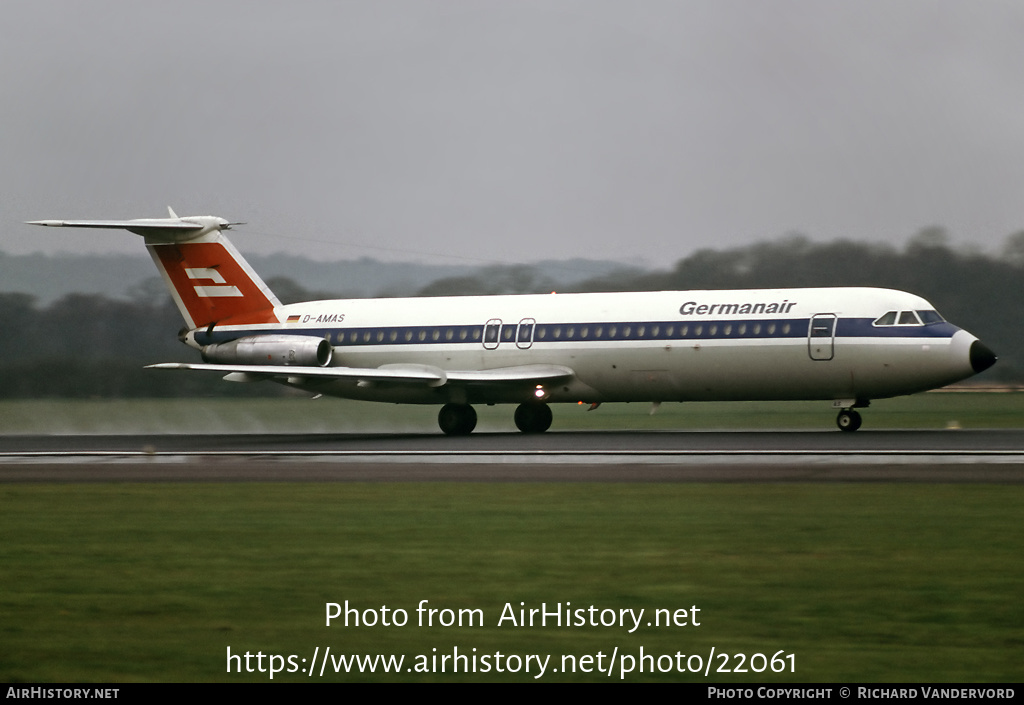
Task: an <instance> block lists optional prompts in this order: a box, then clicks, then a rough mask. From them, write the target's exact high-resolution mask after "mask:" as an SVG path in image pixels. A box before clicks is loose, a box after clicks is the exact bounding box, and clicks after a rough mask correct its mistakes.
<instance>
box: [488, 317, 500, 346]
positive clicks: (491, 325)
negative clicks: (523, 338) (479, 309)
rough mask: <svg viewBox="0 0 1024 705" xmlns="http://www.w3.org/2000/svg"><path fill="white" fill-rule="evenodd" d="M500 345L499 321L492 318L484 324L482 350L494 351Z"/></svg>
mask: <svg viewBox="0 0 1024 705" xmlns="http://www.w3.org/2000/svg"><path fill="white" fill-rule="evenodd" d="M500 344H501V319H500V318H492V319H491V320H489V321H487V323H485V324H484V349H485V350H494V349H496V348H497V347H498V346H499V345H500Z"/></svg>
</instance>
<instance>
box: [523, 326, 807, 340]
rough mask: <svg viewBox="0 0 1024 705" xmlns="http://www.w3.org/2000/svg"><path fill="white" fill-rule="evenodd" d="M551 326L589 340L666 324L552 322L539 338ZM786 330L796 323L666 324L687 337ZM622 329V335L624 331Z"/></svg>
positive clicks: (559, 333) (646, 332)
mask: <svg viewBox="0 0 1024 705" xmlns="http://www.w3.org/2000/svg"><path fill="white" fill-rule="evenodd" d="M548 328H550V329H551V330H550V334H551V337H552V338H553V339H555V340H559V339H562V338H564V339H565V340H585V339H587V338H590V337H593V338H595V339H600V338H606V339H615V338H620V337H621V338H634V337H635V338H646V337H648V336H650V337H651V338H655V339H657V338H660V337H662V327H661V326H660V325H657V324H655V325H652V326H650V327H648V326H646V325H643V324H641V325H638V326H636V327H634V326H632V325H629V324H625V325H622V326H621V327H620V326H618V325H608V326H607V327H606V326H604V325H596V326H564V327H563V326H548V327H542V328H539V330H538V331H537V340H545V339H546V338H547V337H548V333H549V331H548ZM780 329H781V331H782V334H783V335H788V334H789V332H790V330H791V329H792V327H791V326H790V324H789V323H783V324H782V325H781V326H778V325H777V324H775V323H767V324H761V323H738V324H733V323H725V324H722V325H721V326H719V324H717V323H712V324H709V325H707V326H705V325H704V324H702V323H698V324H696V325H693V326H691V325H690V324H683V325H680V326H678V327H677V326H676V325H675V324H669V325H666V326H665V328H664V337H665V338H675V337H679V338H686V337H688V336H690V335H691V334H692V335H693V336H694V337H700V336H702V335H704V332H705V330H706V331H707V334H708V335H710V336H715V335H718V334H719V332H721V334H722V335H733V334H734V333H735V334H736V335H747V334H748V333H749V334H750V335H761V332H762V331H764V332H765V333H767V334H768V335H775V332H776V331H777V330H780ZM620 333H621V335H620Z"/></svg>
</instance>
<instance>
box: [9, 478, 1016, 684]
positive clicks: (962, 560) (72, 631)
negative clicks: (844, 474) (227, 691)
mask: <svg viewBox="0 0 1024 705" xmlns="http://www.w3.org/2000/svg"><path fill="white" fill-rule="evenodd" d="M0 498H2V499H0V506H3V508H4V509H3V517H2V521H0V565H2V566H3V579H2V583H3V590H2V595H0V614H2V615H3V617H2V620H0V634H2V637H0V643H2V647H3V648H2V652H3V658H2V659H0V680H2V681H5V682H12V681H26V680H27V681H133V680H139V681H153V680H167V681H205V680H210V681H261V680H268V677H269V676H268V674H267V673H259V672H256V673H241V674H230V675H229V674H228V673H227V672H226V671H227V659H226V657H227V648H228V647H230V648H231V650H232V653H234V654H240V653H241V654H244V652H246V651H249V652H250V653H251V654H254V655H255V654H257V653H258V652H262V653H264V654H296V655H297V657H298V658H312V656H313V651H314V649H315V648H316V647H320V649H321V653H323V650H324V648H325V647H327V646H330V647H331V649H332V653H334V654H341V653H347V654H351V653H357V654H376V653H381V654H404V655H405V656H406V658H407V659H410V660H412V659H413V658H414V656H415V655H416V654H426V655H428V656H432V655H435V654H438V653H440V654H445V653H452V650H453V649H454V648H455V647H458V649H459V650H460V652H461V653H463V654H466V653H472V649H474V648H475V649H477V652H476V654H478V655H483V654H492V653H494V652H498V651H500V652H502V653H503V654H519V655H522V654H527V653H535V654H542V655H544V654H550V655H551V656H552V660H551V665H552V666H553V667H556V668H558V667H559V666H560V662H561V658H562V656H563V655H574V656H577V657H578V656H583V655H585V654H591V655H595V656H596V655H597V654H598V652H601V653H603V654H605V657H606V659H607V657H608V656H609V655H611V654H612V653H613V650H614V649H616V648H618V649H619V654H621V655H626V654H631V655H634V656H637V655H639V653H640V649H641V647H643V649H644V651H645V653H647V654H655V655H664V654H671V655H674V654H676V653H677V652H679V653H683V654H687V655H691V654H700V655H702V658H704V659H707V658H708V655H709V654H710V653H711V649H712V648H713V647H714V649H715V653H717V654H722V653H726V654H734V653H743V654H746V655H747V657H748V658H749V657H750V656H751V655H752V654H755V653H763V654H765V655H766V656H768V657H769V658H770V657H771V656H772V655H774V654H775V653H777V652H779V651H783V652H785V654H794V655H795V656H794V659H795V672H793V673H790V672H788V662H787V672H785V673H771V672H770V671H768V672H765V673H761V674H758V673H753V672H748V673H715V672H713V673H712V676H711V677H710V678H707V679H705V677H704V676H703V675H700V676H697V675H694V674H688V673H666V674H659V673H655V674H650V673H645V674H642V675H641V674H639V673H633V674H630V675H627V677H626V680H629V681H634V680H652V679H653V680H677V681H687V680H696V681H705V680H709V681H715V682H733V681H736V682H738V681H743V680H747V681H749V680H756V681H764V682H782V681H878V682H895V681H953V682H973V681H1010V682H1013V681H1019V680H1020V679H1021V678H1022V677H1024V662H1022V659H1021V658H1020V656H1021V651H1022V647H1024V640H1022V636H1021V635H1022V634H1024V613H1022V610H1021V607H1020V585H1021V584H1024V566H1022V563H1021V561H1020V547H1021V546H1022V545H1024V529H1022V525H1021V521H1020V515H1021V506H1022V500H1024V490H1022V489H1021V488H1020V487H1016V486H1014V487H1001V486H969V485H955V486H952V485H930V486H922V485H778V486H764V485H758V486H753V485H715V486H709V485H651V484H648V485H628V484H615V485H603V484H550V485H523V484H515V485H500V484H430V485H418V484H397V485H389V484H344V483H338V484H326V485H321V484H234V485H209V484H203V485H199V484H171V485H156V484H130V485H123V484H100V485H4V486H0ZM424 599H426V600H429V601H430V602H429V605H430V606H432V607H435V608H437V609H441V608H450V609H453V610H456V611H457V610H459V609H479V610H481V612H482V614H483V616H484V624H483V626H474V627H469V626H463V627H462V628H459V627H454V626H453V627H448V628H444V627H434V628H420V627H417V626H414V625H415V623H416V618H417V616H416V612H415V608H416V606H417V605H418V604H419V601H420V600H424ZM346 600H348V601H349V602H350V604H351V605H354V606H357V607H358V608H359V609H360V610H363V609H372V610H377V611H378V613H379V609H380V607H381V606H382V605H387V606H388V607H389V608H391V609H392V610H394V609H397V608H402V609H405V610H407V612H408V614H409V616H410V623H409V625H407V626H405V627H383V626H379V625H378V626H375V627H359V628H356V627H349V628H346V627H344V626H339V623H338V622H336V623H335V626H332V627H330V628H328V627H326V626H325V605H326V603H327V602H337V603H341V604H344V602H345V601H346ZM520 602H525V603H526V607H527V608H530V607H540V606H541V603H545V602H546V603H547V604H548V605H549V606H550V605H552V604H554V603H563V604H564V603H565V602H571V603H572V605H573V606H575V607H583V608H586V607H589V606H590V605H594V606H596V607H598V608H600V609H604V608H613V609H616V610H618V609H620V608H627V609H628V608H632V609H635V610H639V609H641V608H643V609H644V610H645V621H646V619H647V618H648V617H649V616H650V615H651V614H652V612H653V610H656V609H670V610H673V611H674V610H676V609H681V608H690V607H692V606H694V605H696V606H697V607H699V608H700V612H699V614H698V620H699V621H700V626H692V625H691V626H686V627H664V626H663V627H660V628H653V627H647V626H646V625H644V626H641V627H640V628H639V629H637V630H636V631H635V632H634V633H632V634H630V633H628V630H627V629H625V628H618V627H591V626H586V627H570V628H566V627H562V628H559V627H557V626H552V625H549V626H547V627H540V626H535V627H533V628H522V627H518V628H517V627H513V626H511V625H510V624H508V623H506V624H505V626H501V627H499V626H497V622H498V619H499V617H500V616H501V612H502V609H503V606H504V605H505V603H511V604H512V605H513V607H515V608H516V609H518V608H519V606H520V604H519V603H520ZM549 608H550V607H549ZM433 649H437V651H436V652H434V651H432V650H433ZM713 662H714V664H715V668H718V667H719V666H721V665H723V662H722V661H720V660H719V658H718V657H716V658H715V659H714V661H713ZM296 663H298V662H296ZM407 663H408V662H407ZM664 663H665V662H663V665H664ZM695 663H696V662H694V665H695ZM251 665H252V668H253V669H256V668H257V663H256V661H255V660H253V661H252V664H251ZM267 665H269V662H265V663H264V666H265V667H266V666H267ZM727 665H728V667H730V668H732V667H735V666H736V665H737V661H736V660H729V661H727ZM749 665H750V664H749V663H748V664H747V666H748V667H749ZM242 668H244V664H243V665H242ZM617 669H618V666H616V670H615V672H614V675H613V677H612V678H611V679H609V677H608V676H602V675H599V674H596V673H591V674H583V673H576V674H571V673H562V672H561V670H559V672H558V673H552V672H550V671H549V672H548V673H547V674H546V675H545V676H544V680H563V679H564V680H617V679H618V678H619V671H618V670H617ZM449 670H450V666H449ZM328 674H330V669H329V670H328ZM533 675H536V669H534V670H533V672H532V673H531V674H526V673H518V674H507V673H497V672H495V671H492V672H490V673H486V674H480V673H478V674H457V675H454V674H452V673H450V672H448V673H445V674H437V673H430V674H417V673H408V672H403V673H400V674H398V675H397V676H396V675H394V674H391V675H387V674H382V673H376V674H370V673H363V674H352V675H348V676H342V675H334V674H330V675H325V676H324V679H328V678H329V679H331V680H344V679H349V680H402V681H406V680H452V679H456V680H532V676H533ZM317 679H319V676H316V677H314V680H317ZM275 680H284V681H298V680H309V678H308V677H307V676H304V675H302V674H299V673H292V674H288V673H279V674H277V677H276V678H275Z"/></svg>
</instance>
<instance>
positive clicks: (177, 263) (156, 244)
mask: <svg viewBox="0 0 1024 705" xmlns="http://www.w3.org/2000/svg"><path fill="white" fill-rule="evenodd" d="M167 210H168V212H169V213H170V214H171V217H170V218H158V219H145V220H37V221H32V224H33V225H47V226H52V227H67V228H120V229H123V230H128V231H130V232H133V233H136V234H138V235H142V236H143V237H144V238H145V239H146V248H147V249H148V250H149V254H150V255H151V256H152V258H153V262H154V263H155V264H156V266H157V269H159V270H160V274H161V275H162V276H163V279H164V282H165V283H166V284H167V288H168V289H169V290H170V292H171V296H172V297H173V298H174V302H175V304H177V306H178V310H179V311H180V312H181V315H182V317H183V318H184V319H185V322H186V323H187V324H188V325H189V327H190V328H201V327H205V326H208V325H210V324H211V323H221V322H224V321H227V320H228V319H231V322H232V323H263V322H267V323H269V322H276V320H277V319H276V317H275V316H274V308H275V307H277V306H280V305H281V302H280V301H279V300H278V299H277V297H276V296H274V294H273V292H272V291H270V288H269V287H268V286H267V285H266V284H265V283H264V281H263V280H262V279H261V278H260V276H259V275H258V274H256V272H255V271H253V268H252V267H251V266H249V263H248V262H246V261H245V258H244V257H242V255H241V253H240V252H239V251H238V250H236V249H235V246H234V245H232V244H231V242H230V241H229V240H228V239H227V237H226V236H225V235H224V234H223V232H222V231H224V230H227V229H229V228H230V227H231V223H229V222H228V221H226V220H224V219H223V218H217V217H215V216H208V215H204V216H190V217H185V218H179V217H178V216H177V215H176V214H175V213H174V211H173V210H171V209H170V208H168V209H167Z"/></svg>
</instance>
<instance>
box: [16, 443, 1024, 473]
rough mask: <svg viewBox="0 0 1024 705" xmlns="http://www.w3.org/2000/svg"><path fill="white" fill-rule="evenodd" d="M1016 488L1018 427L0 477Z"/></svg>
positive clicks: (440, 446) (293, 454)
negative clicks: (957, 484) (922, 484)
mask: <svg viewBox="0 0 1024 705" xmlns="http://www.w3.org/2000/svg"><path fill="white" fill-rule="evenodd" d="M90 481H92V482H95V481H101V482H102V481H106V482H111V481H119V482H124V481H128V482H131V481H143V482H153V481H156V482H160V481H163V482H175V481H386V482H401V481H478V482H553V481H587V482H853V481H859V482H894V481H895V482H986V483H990V482H998V483H1009V484H1021V483H1024V430H998V431H872V432H864V431H861V432H858V433H855V434H847V433H840V432H835V431H831V432H793V431H788V432H782V431H779V432H762V431H757V432H754V431H750V432H744V431H735V432H664V431H655V432H567V433H547V434H539V435H524V434H520V433H496V434H476V435H472V436H467V437H461V438H448V437H445V436H441V435H438V434H263V435H256V434H230V435H222V434H209V435H206V434H204V435H189V436H184V435H170V434H168V435H110V436H66V435H62V436H57V435H54V436H0V482H90Z"/></svg>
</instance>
